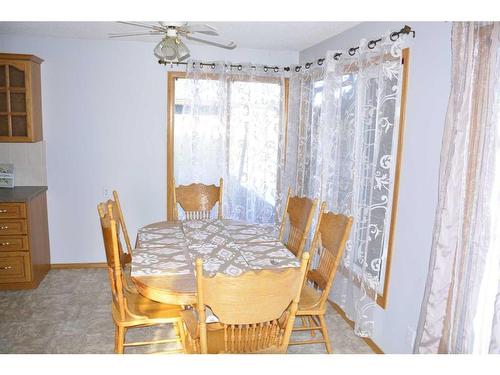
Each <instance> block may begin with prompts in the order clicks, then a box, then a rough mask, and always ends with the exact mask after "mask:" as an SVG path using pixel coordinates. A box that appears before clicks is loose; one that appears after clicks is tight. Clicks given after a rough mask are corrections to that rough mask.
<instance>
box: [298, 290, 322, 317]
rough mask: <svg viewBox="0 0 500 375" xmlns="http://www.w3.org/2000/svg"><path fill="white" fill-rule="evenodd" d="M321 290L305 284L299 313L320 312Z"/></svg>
mask: <svg viewBox="0 0 500 375" xmlns="http://www.w3.org/2000/svg"><path fill="white" fill-rule="evenodd" d="M320 300H321V292H320V291H318V290H316V289H314V288H313V287H311V286H310V285H305V286H304V287H303V288H302V291H301V293H300V301H299V309H298V311H297V315H307V314H305V313H306V312H309V313H310V312H320V307H321V306H320Z"/></svg>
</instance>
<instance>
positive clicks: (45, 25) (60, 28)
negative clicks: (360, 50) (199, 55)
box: [0, 21, 359, 51]
mask: <svg viewBox="0 0 500 375" xmlns="http://www.w3.org/2000/svg"><path fill="white" fill-rule="evenodd" d="M148 23H151V22H148ZM196 23H198V22H196ZM201 23H207V24H209V25H211V26H214V27H215V28H217V30H218V32H219V36H220V37H221V38H223V39H230V40H233V41H235V42H236V44H237V46H238V47H242V48H257V49H270V50H292V51H301V50H303V49H306V48H308V47H311V46H313V45H315V44H317V43H319V42H321V41H323V40H325V39H328V38H330V37H332V36H334V35H337V34H340V33H341V32H343V31H344V30H347V29H349V28H351V27H353V26H355V25H357V24H358V23H359V22H203V21H201ZM143 30H146V31H147V29H142V28H139V27H134V26H130V25H124V24H119V23H116V22H0V34H15V35H22V36H47V37H56V38H71V39H108V33H122V32H132V33H133V32H140V31H143ZM158 39H159V36H134V37H128V38H118V39H112V40H116V41H126V40H128V41H149V42H155V41H157V40H158ZM190 43H196V42H192V41H189V42H187V44H190Z"/></svg>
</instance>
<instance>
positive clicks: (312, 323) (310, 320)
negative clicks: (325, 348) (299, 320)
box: [308, 315, 316, 337]
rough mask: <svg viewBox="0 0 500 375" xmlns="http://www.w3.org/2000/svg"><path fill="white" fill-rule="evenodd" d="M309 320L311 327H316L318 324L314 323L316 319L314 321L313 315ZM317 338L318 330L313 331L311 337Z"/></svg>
mask: <svg viewBox="0 0 500 375" xmlns="http://www.w3.org/2000/svg"><path fill="white" fill-rule="evenodd" d="M308 320H309V327H314V326H316V323H315V322H314V319H313V317H312V315H311V316H309V319H308ZM315 336H316V330H314V329H311V337H315Z"/></svg>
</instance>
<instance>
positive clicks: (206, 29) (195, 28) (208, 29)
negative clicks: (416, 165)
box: [182, 23, 219, 36]
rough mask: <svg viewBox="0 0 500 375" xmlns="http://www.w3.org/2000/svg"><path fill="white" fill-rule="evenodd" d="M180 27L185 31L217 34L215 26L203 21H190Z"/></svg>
mask: <svg viewBox="0 0 500 375" xmlns="http://www.w3.org/2000/svg"><path fill="white" fill-rule="evenodd" d="M182 29H183V31H186V32H188V33H189V32H191V33H200V34H206V35H214V36H216V35H219V33H218V32H217V29H216V28H215V27H213V26H210V25H206V24H203V23H190V24H188V25H186V26H183V27H182Z"/></svg>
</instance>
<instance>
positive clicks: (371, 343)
mask: <svg viewBox="0 0 500 375" xmlns="http://www.w3.org/2000/svg"><path fill="white" fill-rule="evenodd" d="M328 302H329V303H330V305H331V306H332V307H333V309H334V310H335V311H336V312H337V313H338V314H339V315H340V316H341V317H342V319H344V320H345V321H346V322H347V324H349V325H350V326H351V328H352V329H354V322H353V321H352V320H350V319H349V318H348V317H347V315H346V313H345V312H344V310H342V308H341V307H340V306H339V305H337V304H336V303H335V302H332V301H330V300H328ZM361 338H362V339H363V341H364V342H365V343H366V345H368V346H369V347H370V349H371V350H373V352H374V353H375V354H384V352H383V351H382V349H380V348H379V347H378V345H377V344H375V342H374V341H373V340H372V339H370V338H368V337H361Z"/></svg>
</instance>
